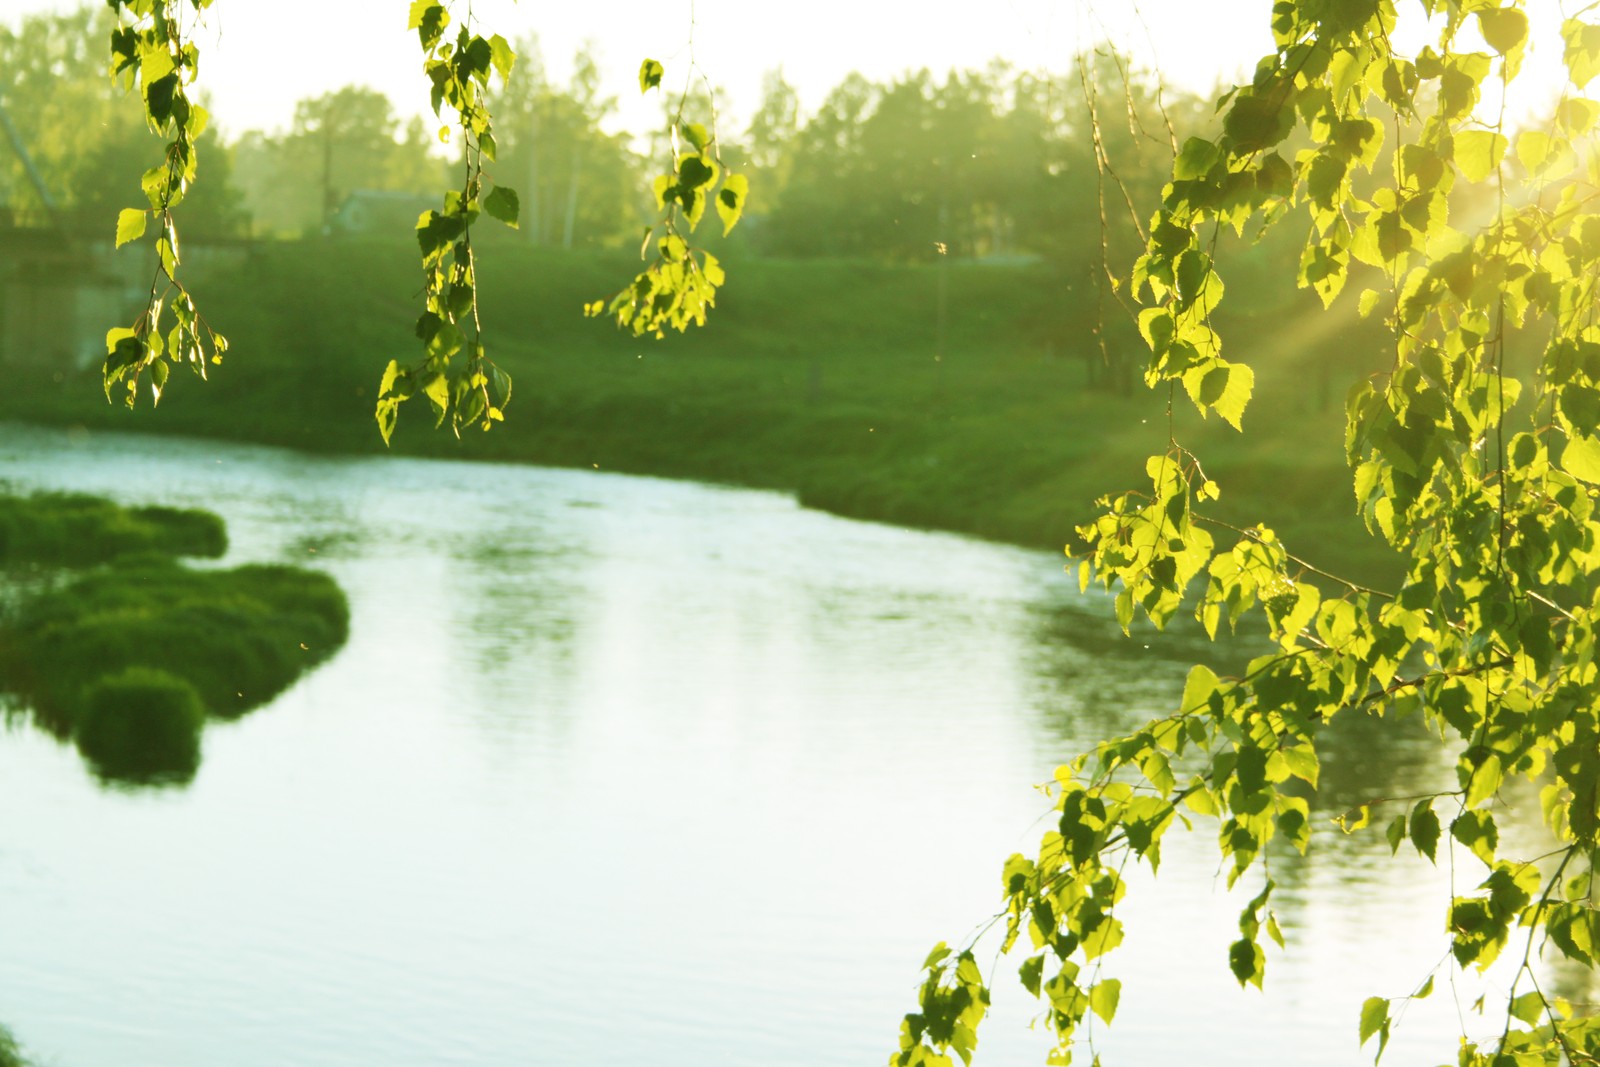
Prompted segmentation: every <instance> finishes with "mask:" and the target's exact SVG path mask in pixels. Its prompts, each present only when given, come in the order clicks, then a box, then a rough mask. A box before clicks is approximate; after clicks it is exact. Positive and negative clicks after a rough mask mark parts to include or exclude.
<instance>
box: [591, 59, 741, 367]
mask: <svg viewBox="0 0 1600 1067" xmlns="http://www.w3.org/2000/svg"><path fill="white" fill-rule="evenodd" d="M664 73H665V71H664V69H663V68H662V66H661V64H660V63H659V62H657V61H656V60H653V59H647V60H645V61H644V64H643V65H642V66H641V67H640V68H639V89H640V91H641V92H648V91H649V90H651V89H653V88H657V87H658V86H659V85H660V84H661V78H662V76H663V75H664ZM687 99H688V93H687V92H685V93H684V95H683V97H682V98H680V100H679V103H678V108H677V111H676V113H675V115H674V117H673V119H672V121H671V124H670V127H669V135H670V136H669V141H670V146H671V161H672V166H671V169H670V170H669V171H668V172H667V173H665V174H660V175H657V176H656V178H655V179H654V181H653V182H652V183H651V190H652V192H653V193H654V195H655V205H656V210H657V211H658V212H659V213H660V215H659V219H658V221H657V223H656V224H655V225H654V226H651V227H649V228H647V229H646V230H645V232H644V238H643V241H642V242H641V244H640V248H639V255H640V258H641V259H646V260H648V261H649V265H648V266H647V267H646V268H645V269H644V270H642V271H640V272H639V273H638V275H636V276H635V277H634V279H633V283H632V284H631V285H629V286H628V287H627V288H625V289H623V290H621V291H620V292H618V293H617V294H616V295H615V296H613V297H611V298H610V299H609V300H596V301H593V302H592V303H589V304H586V305H584V309H583V310H584V314H585V315H587V316H589V317H591V318H598V317H602V316H603V317H606V318H609V319H612V320H613V321H614V322H616V324H617V326H618V327H619V328H620V329H625V330H628V331H630V332H631V333H632V334H633V335H634V336H635V337H641V336H644V335H645V334H649V335H651V336H653V337H656V338H661V337H664V336H665V335H666V331H667V329H668V328H671V329H675V330H677V331H679V332H680V333H681V332H683V331H685V330H687V329H688V328H689V326H690V324H694V325H697V326H704V325H705V322H706V312H707V311H708V310H710V309H711V308H712V307H713V306H715V304H716V302H717V289H718V288H719V287H720V286H721V285H722V283H723V282H724V281H725V280H726V276H725V275H724V273H723V270H722V266H721V264H720V263H719V262H718V260H717V257H716V256H713V255H712V254H711V253H710V252H705V251H701V250H699V249H696V248H694V247H693V246H691V245H690V244H689V242H688V239H687V238H686V237H685V236H684V234H683V231H682V230H681V229H680V226H679V224H680V223H682V224H683V226H686V227H687V230H688V232H689V233H693V232H694V230H695V228H696V227H698V226H699V225H700V220H701V219H703V218H704V217H705V213H706V206H707V204H715V205H716V211H717V217H718V218H720V219H721V220H722V232H723V234H724V236H726V235H727V234H728V233H730V232H731V231H732V230H733V228H734V226H736V225H738V222H739V219H740V218H741V217H742V216H743V214H744V209H745V202H746V200H747V198H748V197H749V193H750V182H749V179H748V178H746V177H745V176H744V175H742V174H734V173H732V172H731V171H729V170H728V168H727V166H726V165H725V164H724V163H723V161H722V156H721V152H720V151H719V149H718V147H717V139H716V128H715V127H716V123H715V119H714V118H713V121H712V125H711V128H710V129H708V128H707V127H706V126H705V125H702V124H701V123H698V122H688V121H685V120H684V114H683V112H684V106H685V102H686V101H687ZM652 250H653V251H654V252H655V257H654V258H653V259H652V258H651V256H650V253H651V251H652Z"/></svg>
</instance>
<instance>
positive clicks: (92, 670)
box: [0, 556, 350, 737]
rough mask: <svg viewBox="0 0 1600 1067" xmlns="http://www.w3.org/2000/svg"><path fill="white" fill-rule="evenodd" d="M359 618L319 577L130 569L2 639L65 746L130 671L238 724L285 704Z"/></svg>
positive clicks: (21, 684)
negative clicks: (161, 679)
mask: <svg viewBox="0 0 1600 1067" xmlns="http://www.w3.org/2000/svg"><path fill="white" fill-rule="evenodd" d="M349 624H350V609H349V604H348V602H347V601H346V600H345V596H344V593H343V591H342V590H340V588H339V586H338V584H337V583H335V582H334V580H333V579H332V578H330V577H328V576H327V575H325V574H322V573H320V572H318V571H308V570H301V569H299V568H296V567H287V566H281V565H262V564H255V565H248V566H243V567H237V568H234V569H233V570H227V571H193V570H189V569H188V568H186V567H183V566H182V565H180V564H178V563H177V562H175V561H173V560H170V559H166V558H163V557H153V556H149V557H143V558H138V559H132V560H130V559H124V560H123V561H121V562H119V563H118V564H117V565H116V566H115V567H111V568H106V569H102V570H98V571H94V572H91V573H89V574H85V575H83V576H81V577H79V578H77V579H76V580H74V581H72V582H70V583H68V584H67V585H65V586H62V587H61V588H59V589H56V590H54V591H51V592H48V593H44V594H42V595H40V596H38V597H36V598H34V599H33V600H31V601H29V602H27V603H26V604H24V605H23V606H22V607H21V608H20V609H19V610H18V611H17V612H16V615H15V617H14V618H13V619H12V620H11V621H10V622H9V623H8V624H7V625H6V626H5V627H4V628H3V629H0V641H3V643H4V651H3V652H0V656H3V661H0V665H3V667H4V670H5V675H6V677H7V679H8V681H9V683H10V685H11V687H12V688H14V689H15V690H16V691H18V692H19V693H21V694H22V695H23V696H24V697H25V698H26V699H27V700H28V701H29V703H31V704H32V706H33V708H34V712H35V715H36V717H37V718H38V719H39V720H40V722H41V723H42V724H43V725H44V726H45V727H46V728H48V729H50V730H51V731H52V732H54V733H56V734H57V735H58V736H62V737H66V736H71V735H73V734H74V733H75V731H76V730H77V729H78V727H79V724H80V720H81V717H82V715H83V714H84V711H85V708H86V707H87V701H88V696H89V691H90V688H91V685H92V683H93V682H95V681H96V680H97V679H99V678H101V677H102V676H104V675H107V674H111V673H114V672H118V671H125V670H127V669H128V668H130V667H143V668H151V669H154V670H158V671H163V672H166V673H167V674H169V675H172V676H174V677H176V678H179V679H182V680H183V681H184V682H186V683H187V684H189V685H190V686H192V687H193V689H194V691H195V692H196V694H197V695H198V697H199V699H200V701H201V704H202V705H203V707H204V709H205V711H206V713H207V714H208V715H211V716H215V717H219V718H228V719H231V718H237V717H238V716H240V715H243V714H244V713H245V712H247V711H249V710H251V709H252V708H255V707H259V706H260V705H261V704H264V703H266V702H267V701H268V700H270V699H272V698H273V697H275V696H277V695H278V694H279V693H281V692H282V691H283V690H284V689H286V688H288V687H289V685H290V684H291V683H293V682H294V681H295V679H297V678H298V677H299V676H300V675H301V673H303V672H304V671H305V670H307V669H308V668H310V667H312V666H315V665H316V664H318V663H320V662H322V660H324V659H326V658H327V657H328V656H330V655H331V654H332V653H333V652H334V651H336V650H337V649H338V648H339V647H340V646H341V645H343V644H344V642H345V639H346V637H347V636H348V634H349Z"/></svg>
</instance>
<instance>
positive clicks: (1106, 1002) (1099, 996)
mask: <svg viewBox="0 0 1600 1067" xmlns="http://www.w3.org/2000/svg"><path fill="white" fill-rule="evenodd" d="M1121 999H1122V983H1121V982H1120V981H1118V980H1117V979H1115V978H1107V979H1106V980H1105V981H1103V982H1100V983H1098V984H1097V985H1095V986H1094V988H1092V989H1090V990H1089V1007H1090V1008H1091V1009H1093V1011H1094V1013H1095V1014H1096V1015H1098V1016H1100V1018H1101V1019H1102V1020H1104V1021H1105V1022H1107V1023H1109V1022H1111V1020H1112V1019H1114V1018H1116V1014H1117V1003H1118V1002H1119V1001H1120V1000H1121Z"/></svg>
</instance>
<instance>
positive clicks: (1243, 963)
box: [1228, 938, 1267, 989]
mask: <svg viewBox="0 0 1600 1067" xmlns="http://www.w3.org/2000/svg"><path fill="white" fill-rule="evenodd" d="M1266 965H1267V957H1266V955H1265V954H1264V953H1263V952H1262V951H1261V946H1260V945H1258V944H1256V943H1255V942H1254V941H1251V940H1250V939H1249V938H1240V939H1239V940H1238V941H1235V942H1234V943H1233V944H1232V945H1231V946H1230V947H1229V948H1228V969H1229V970H1231V971H1233V976H1234V977H1235V978H1237V979H1238V980H1239V984H1240V985H1241V986H1242V985H1244V984H1245V983H1246V982H1248V983H1250V984H1251V985H1253V986H1255V987H1256V988H1257V989H1260V988H1261V982H1262V978H1263V977H1264V976H1265V974H1266Z"/></svg>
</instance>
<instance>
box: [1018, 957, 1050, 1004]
mask: <svg viewBox="0 0 1600 1067" xmlns="http://www.w3.org/2000/svg"><path fill="white" fill-rule="evenodd" d="M1019 973H1020V974H1021V976H1022V986H1023V988H1024V989H1026V990H1027V991H1028V992H1030V993H1032V994H1033V995H1034V996H1038V995H1039V979H1040V978H1041V977H1042V976H1043V975H1044V955H1043V953H1041V954H1039V955H1037V956H1030V957H1029V958H1028V959H1026V960H1024V961H1023V963H1022V969H1021V971H1020V972H1019Z"/></svg>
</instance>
